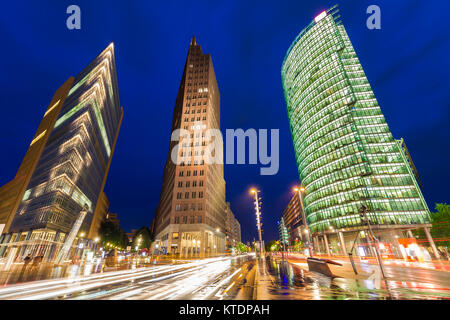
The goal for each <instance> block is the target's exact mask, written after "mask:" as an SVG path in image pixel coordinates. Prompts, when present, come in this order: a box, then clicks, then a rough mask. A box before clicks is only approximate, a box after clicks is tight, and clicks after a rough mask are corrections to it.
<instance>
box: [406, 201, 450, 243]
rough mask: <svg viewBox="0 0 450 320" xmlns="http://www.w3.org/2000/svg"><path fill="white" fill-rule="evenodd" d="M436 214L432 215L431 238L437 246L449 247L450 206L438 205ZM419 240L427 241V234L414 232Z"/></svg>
mask: <svg viewBox="0 0 450 320" xmlns="http://www.w3.org/2000/svg"><path fill="white" fill-rule="evenodd" d="M435 209H436V212H432V213H431V224H432V227H431V231H430V233H431V237H432V238H433V239H434V241H435V242H436V245H437V246H439V247H441V246H443V247H448V246H449V245H450V240H448V239H449V238H450V205H448V204H446V203H436V207H435ZM414 233H415V235H417V236H418V237H419V239H426V235H425V232H424V231H423V230H422V229H420V230H417V231H415V232H414Z"/></svg>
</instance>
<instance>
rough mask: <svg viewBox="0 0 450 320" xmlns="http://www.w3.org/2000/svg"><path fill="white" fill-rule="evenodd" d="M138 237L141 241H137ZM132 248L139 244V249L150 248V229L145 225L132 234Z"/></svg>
mask: <svg viewBox="0 0 450 320" xmlns="http://www.w3.org/2000/svg"><path fill="white" fill-rule="evenodd" d="M139 239H141V242H140V243H139V241H138V240H139ZM132 242H133V244H132V248H133V250H134V248H136V246H139V249H150V246H151V245H152V239H151V234H150V229H149V228H147V227H145V226H144V227H141V228H140V229H139V230H138V231H136V232H135V234H134V235H133V240H132Z"/></svg>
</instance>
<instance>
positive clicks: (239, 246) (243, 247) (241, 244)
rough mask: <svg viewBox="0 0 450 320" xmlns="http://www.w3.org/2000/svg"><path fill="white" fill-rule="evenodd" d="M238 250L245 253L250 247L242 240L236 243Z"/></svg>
mask: <svg viewBox="0 0 450 320" xmlns="http://www.w3.org/2000/svg"><path fill="white" fill-rule="evenodd" d="M236 250H237V251H238V252H240V253H243V252H248V251H249V248H248V247H247V246H246V245H245V244H243V243H242V242H238V243H237V244H236Z"/></svg>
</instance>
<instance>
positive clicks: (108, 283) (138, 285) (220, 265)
mask: <svg viewBox="0 0 450 320" xmlns="http://www.w3.org/2000/svg"><path fill="white" fill-rule="evenodd" d="M253 259H254V256H251V255H248V256H247V255H244V256H239V257H217V258H209V259H203V260H191V261H186V262H185V263H181V264H173V265H156V266H152V267H144V268H137V269H130V270H121V271H115V272H106V273H99V274H91V275H88V276H75V277H69V278H62V279H61V278H59V279H49V280H42V281H33V282H27V283H23V284H15V285H8V286H4V287H2V288H0V299H13V300H40V299H73V300H96V299H102V300H103V299H106V300H121V299H130V300H132V299H137V300H147V299H148V300H158V299H159V300H161V299H194V300H202V299H230V298H231V297H237V296H239V297H242V298H243V299H251V297H250V296H249V293H250V291H251V290H250V288H249V287H246V285H248V283H247V282H248V281H249V280H250V281H251V272H252V269H254V267H250V268H249V265H251V261H252V260H253ZM253 264H254V263H253ZM253 272H254V271H253ZM249 277H250V278H249ZM244 280H245V281H244Z"/></svg>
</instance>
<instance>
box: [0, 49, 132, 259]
mask: <svg viewBox="0 0 450 320" xmlns="http://www.w3.org/2000/svg"><path fill="white" fill-rule="evenodd" d="M122 118H123V108H122V107H121V105H120V99H119V89H118V83H117V75H116V64H115V56H114V45H113V43H111V44H110V45H109V46H108V47H107V48H106V49H105V50H104V51H103V52H102V53H101V54H100V55H99V56H98V57H97V58H96V59H95V60H94V61H92V62H91V63H90V64H89V65H88V66H87V67H86V68H85V69H84V70H83V71H82V72H81V73H80V74H79V75H78V76H77V77H75V78H73V77H71V78H69V80H67V81H66V83H65V84H64V85H63V86H62V87H61V88H60V89H58V91H57V92H56V93H55V96H54V97H53V99H52V101H51V103H50V105H49V107H48V108H47V110H46V112H45V114H44V117H43V120H42V121H41V125H40V126H39V128H38V130H37V132H36V135H35V137H34V139H33V140H32V142H31V144H30V147H29V149H28V151H27V154H26V155H25V158H24V160H23V162H22V165H21V167H20V168H19V171H18V173H17V175H16V178H15V179H14V180H13V183H10V184H11V185H14V184H18V185H20V188H19V187H16V188H14V189H13V188H11V187H9V186H8V185H6V186H5V187H3V191H0V202H2V203H10V205H9V206H6V205H5V206H3V210H4V213H5V216H6V213H8V219H6V223H5V225H6V228H5V234H4V235H3V236H2V237H1V239H0V243H1V244H3V248H2V249H1V252H0V255H2V254H3V255H5V254H6V250H5V248H6V246H9V245H19V246H20V247H21V249H20V250H19V252H18V254H19V255H22V254H25V253H26V252H28V253H30V252H31V253H32V254H34V253H36V254H37V253H41V254H44V255H45V256H46V257H48V258H51V257H54V253H55V245H60V244H61V243H62V242H63V241H64V238H65V236H66V235H67V234H68V233H69V232H70V230H71V228H72V226H73V224H74V222H75V220H76V219H77V217H78V215H79V212H80V211H81V209H82V208H83V206H84V205H87V206H88V207H89V212H88V214H87V215H86V217H85V219H84V222H83V224H82V226H81V228H80V233H81V232H82V233H84V234H85V235H86V238H88V239H91V240H93V239H94V238H95V237H97V236H98V228H99V226H100V223H101V220H102V219H103V218H104V216H105V215H106V212H107V210H108V206H109V202H108V199H107V197H106V195H105V194H104V193H103V189H104V186H105V183H106V179H107V175H108V171H109V167H110V164H111V160H112V156H113V151H114V148H115V145H116V141H117V138H118V134H119V131H120V126H121V123H122ZM14 181H18V182H17V183H15V182H14ZM2 194H3V197H4V198H3V199H2V198H1V196H2ZM5 244H6V246H5Z"/></svg>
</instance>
